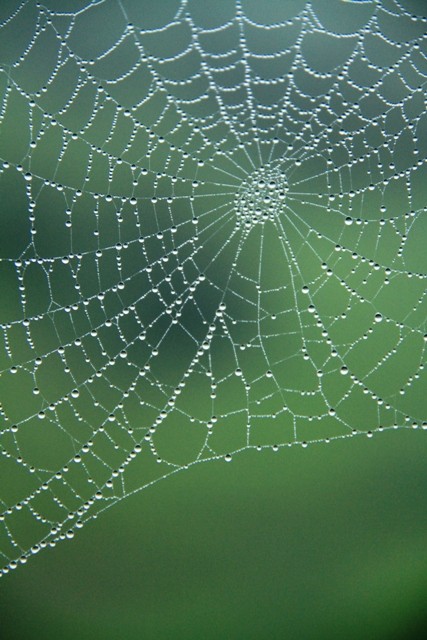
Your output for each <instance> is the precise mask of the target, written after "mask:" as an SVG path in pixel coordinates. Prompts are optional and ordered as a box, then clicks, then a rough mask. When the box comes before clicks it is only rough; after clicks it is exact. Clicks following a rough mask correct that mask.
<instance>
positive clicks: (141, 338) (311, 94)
mask: <svg viewBox="0 0 427 640" xmlns="http://www.w3.org/2000/svg"><path fill="white" fill-rule="evenodd" d="M422 5H423V3H422V2H417V1H415V0H372V1H364V2H349V1H347V2H345V1H344V0H330V1H328V2H324V1H322V0H312V1H311V2H305V1H303V0H292V1H289V2H279V1H278V0H275V1H273V0H272V1H271V2H265V3H263V2H258V1H257V0H245V1H244V0H236V1H231V0H230V1H228V0H227V1H225V0H224V2H220V3H215V8H214V10H212V11H211V10H209V11H207V10H206V3H204V2H201V1H198V0H188V1H186V0H182V1H180V2H178V1H175V0H168V1H167V2H166V1H165V2H162V3H154V2H150V1H148V0H146V1H144V2H138V1H137V0H117V1H116V0H100V1H93V2H91V3H88V2H86V1H83V0H64V2H61V3H58V2H55V1H54V0H46V1H45V2H44V3H35V2H33V1H32V0H28V1H24V2H21V3H17V2H6V3H4V4H2V7H1V8H0V20H1V23H0V24H1V30H0V62H1V67H0V87H1V89H0V95H1V102H0V105H1V111H0V123H1V129H0V160H1V168H0V190H1V193H2V196H3V197H2V211H1V217H0V278H1V283H2V284H1V296H2V303H1V307H0V320H1V325H0V326H1V348H0V370H1V377H0V397H1V400H2V404H1V414H0V415H1V431H0V433H1V435H0V438H1V442H0V446H1V454H2V455H1V457H0V459H1V466H0V473H1V477H2V484H1V489H0V502H1V507H2V509H1V510H2V515H1V527H2V528H1V533H0V554H1V556H2V560H3V564H4V568H3V573H7V572H8V571H9V570H10V569H13V568H15V567H16V566H18V565H19V564H23V563H25V562H26V561H27V559H28V558H29V557H30V556H31V555H33V554H35V553H37V552H39V551H40V550H41V549H43V548H46V547H49V546H54V545H55V544H56V543H57V542H58V541H60V540H65V539H67V538H72V537H73V536H74V534H75V532H76V530H78V529H79V528H81V527H83V526H84V524H85V523H86V522H88V521H89V520H91V519H93V518H96V517H97V516H98V514H99V513H100V512H102V511H103V510H105V509H106V508H108V507H110V506H111V505H113V504H115V503H116V502H118V501H120V500H122V499H124V498H125V497H126V496H129V495H130V494H132V493H135V492H137V491H140V490H142V489H144V488H146V487H148V486H150V485H152V484H153V483H155V482H157V481H158V480H160V479H162V478H166V477H168V476H170V475H173V474H175V473H177V472H179V471H181V470H182V469H186V468H188V467H189V466H190V465H194V464H198V463H200V462H203V461H207V460H215V459H218V458H223V459H224V460H225V461H230V460H231V459H232V455H234V454H235V453H237V452H239V451H243V450H245V449H248V448H258V449H263V448H266V447H269V448H272V449H273V450H278V449H279V448H281V447H285V446H294V445H296V446H307V445H308V444H309V443H312V442H315V443H326V442H329V441H331V440H335V439H340V438H351V437H354V436H357V435H361V434H362V435H368V436H372V435H373V434H374V433H377V432H380V431H384V430H388V429H399V428H426V426H427V423H426V422H425V419H426V415H427V412H426V400H425V389H426V388H427V386H426V385H427V378H426V367H425V360H426V347H427V301H426V298H427V296H426V277H427V276H426V273H427V258H426V256H427V253H426V252H425V240H426V238H427V218H426V207H425V203H426V187H425V184H426V177H427V176H426V170H425V155H426V153H425V152H426V148H427V123H426V115H425V110H426V109H425V82H426V75H427V59H426V49H425V31H426V22H427V20H426V16H425V15H424V8H423V6H422Z"/></svg>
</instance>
